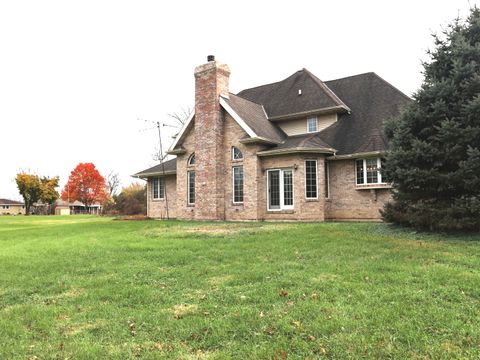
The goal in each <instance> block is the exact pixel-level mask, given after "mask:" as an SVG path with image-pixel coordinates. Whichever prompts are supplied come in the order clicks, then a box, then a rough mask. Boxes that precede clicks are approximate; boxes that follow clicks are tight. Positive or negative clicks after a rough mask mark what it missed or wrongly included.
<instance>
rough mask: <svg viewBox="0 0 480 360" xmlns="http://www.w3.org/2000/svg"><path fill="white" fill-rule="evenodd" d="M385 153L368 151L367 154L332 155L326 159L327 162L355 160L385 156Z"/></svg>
mask: <svg viewBox="0 0 480 360" xmlns="http://www.w3.org/2000/svg"><path fill="white" fill-rule="evenodd" d="M386 153H387V152H386V151H385V150H383V151H369V152H360V153H353V154H346V155H333V156H329V157H327V160H345V159H357V158H361V157H372V156H377V157H378V156H381V155H385V154H386Z"/></svg>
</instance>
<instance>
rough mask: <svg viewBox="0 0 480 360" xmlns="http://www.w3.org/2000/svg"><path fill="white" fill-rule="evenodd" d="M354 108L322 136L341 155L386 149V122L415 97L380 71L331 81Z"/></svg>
mask: <svg viewBox="0 0 480 360" xmlns="http://www.w3.org/2000/svg"><path fill="white" fill-rule="evenodd" d="M326 85H327V86H328V87H329V88H331V89H332V90H333V91H334V92H335V93H336V94H337V95H339V96H340V97H341V98H342V99H344V100H345V101H346V102H347V103H348V104H349V106H350V107H351V109H352V111H351V113H349V114H342V115H340V116H339V119H338V121H337V122H336V123H334V124H332V125H331V126H330V127H328V128H327V129H325V130H323V131H322V132H321V133H319V136H321V138H322V139H323V140H325V141H326V142H327V143H329V144H331V145H332V146H333V147H334V148H335V149H337V154H338V155H342V154H355V153H365V152H374V151H385V150H387V148H388V142H387V139H386V138H385V135H384V132H383V129H384V122H385V121H386V120H388V119H389V118H392V117H394V116H396V115H398V114H399V113H400V112H401V110H402V108H403V107H405V106H406V105H408V103H410V101H411V99H410V98H409V97H408V96H406V95H405V94H404V93H402V92H401V91H400V90H398V89H396V88H395V87H394V86H392V85H391V84H390V83H388V82H387V81H385V80H384V79H382V78H381V77H380V76H378V75H377V74H375V73H373V72H370V73H365V74H359V75H354V76H349V77H346V78H342V79H337V80H332V81H327V82H326Z"/></svg>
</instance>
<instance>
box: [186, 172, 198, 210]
mask: <svg viewBox="0 0 480 360" xmlns="http://www.w3.org/2000/svg"><path fill="white" fill-rule="evenodd" d="M191 172H193V173H194V172H195V170H188V171H187V204H188V205H195V202H190V173H191ZM196 176H197V175H196V174H195V182H196V181H197V179H196ZM193 191H195V188H194V189H193ZM194 195H195V196H194V197H195V201H197V194H195V193H194Z"/></svg>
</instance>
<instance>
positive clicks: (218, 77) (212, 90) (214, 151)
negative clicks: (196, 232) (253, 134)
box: [195, 61, 230, 220]
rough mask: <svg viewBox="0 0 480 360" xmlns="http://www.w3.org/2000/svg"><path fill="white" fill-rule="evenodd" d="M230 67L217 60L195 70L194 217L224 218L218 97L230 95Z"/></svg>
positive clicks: (221, 135)
mask: <svg viewBox="0 0 480 360" xmlns="http://www.w3.org/2000/svg"><path fill="white" fill-rule="evenodd" d="M229 75H230V70H229V69H228V67H227V66H226V65H223V64H219V63H217V62H215V61H211V62H208V63H207V64H204V65H201V66H198V67H197V68H196V69H195V155H196V162H197V164H196V181H195V182H196V183H195V187H196V204H195V207H196V209H195V218H196V219H200V220H203V219H205V220H207V219H224V214H225V189H224V185H225V184H224V182H223V174H224V162H223V156H224V155H223V132H224V130H223V117H222V113H221V108H220V101H219V96H220V95H221V94H223V95H228V79H229Z"/></svg>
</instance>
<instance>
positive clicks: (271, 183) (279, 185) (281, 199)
mask: <svg viewBox="0 0 480 360" xmlns="http://www.w3.org/2000/svg"><path fill="white" fill-rule="evenodd" d="M267 187H268V202H267V205H268V210H289V209H293V171H292V169H273V170H267Z"/></svg>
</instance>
